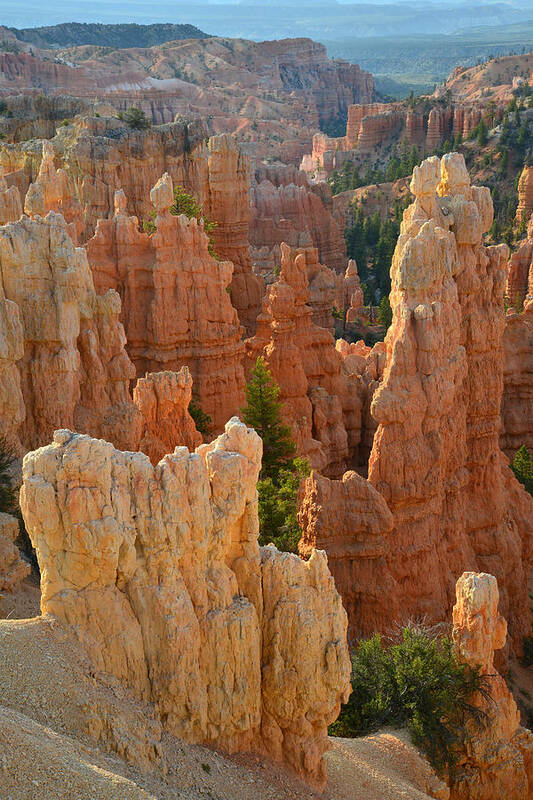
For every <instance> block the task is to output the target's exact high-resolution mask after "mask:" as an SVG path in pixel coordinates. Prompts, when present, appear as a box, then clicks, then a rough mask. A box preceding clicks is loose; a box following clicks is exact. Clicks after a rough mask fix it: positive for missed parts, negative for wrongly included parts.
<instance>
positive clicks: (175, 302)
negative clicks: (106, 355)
mask: <svg viewBox="0 0 533 800" xmlns="http://www.w3.org/2000/svg"><path fill="white" fill-rule="evenodd" d="M151 198H152V202H153V204H154V206H155V209H156V212H157V216H156V219H155V225H156V228H157V230H156V232H155V233H154V234H152V235H151V236H149V235H148V234H146V233H142V232H140V231H139V225H138V220H137V218H136V217H130V216H128V215H127V214H126V211H125V209H126V198H125V195H124V193H123V192H118V193H117V194H116V196H115V215H114V216H113V217H112V218H111V219H105V220H100V221H99V222H98V225H97V228H96V233H95V235H94V237H93V238H92V239H91V240H90V241H89V242H88V245H87V253H88V257H89V262H90V264H91V268H92V271H93V274H94V280H95V285H96V288H97V290H98V291H100V292H103V291H107V290H108V289H115V290H116V291H117V292H118V293H119V294H120V296H121V298H122V319H123V322H124V328H125V330H126V337H127V347H128V352H129V354H130V357H131V359H132V361H133V362H134V364H135V366H136V369H137V375H138V376H139V377H141V376H142V375H144V373H145V372H150V371H156V372H157V371H161V370H175V371H177V370H179V369H180V368H181V367H182V366H188V367H189V369H190V371H191V374H192V376H193V381H194V387H195V396H197V398H198V401H199V403H200V405H201V407H202V409H203V411H204V412H205V413H206V414H209V416H210V417H211V419H212V422H213V427H214V430H215V431H216V432H218V431H220V430H222V429H223V428H224V424H225V422H226V421H227V420H228V419H229V418H230V417H231V416H232V415H233V414H235V413H236V412H238V411H239V409H240V408H241V407H242V405H243V403H244V373H243V367H242V354H243V345H242V342H241V328H240V325H239V320H238V318H237V314H236V311H235V309H234V308H233V306H232V305H231V300H230V297H229V294H228V292H227V291H226V290H227V288H228V286H229V284H230V281H231V275H232V271H233V265H232V264H231V262H229V261H216V260H215V259H214V258H213V257H212V256H211V255H209V252H208V237H207V236H206V234H205V233H204V230H203V226H202V224H201V223H197V221H196V220H195V219H187V217H185V215H183V214H182V215H181V216H179V217H178V216H174V215H172V214H171V213H170V207H171V205H172V203H173V187H172V180H171V178H170V176H169V175H168V174H165V175H164V176H163V178H161V179H160V180H159V181H158V183H157V184H156V185H155V186H154V188H153V189H152V192H151Z"/></svg>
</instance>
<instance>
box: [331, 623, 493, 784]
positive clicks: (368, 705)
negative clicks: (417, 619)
mask: <svg viewBox="0 0 533 800" xmlns="http://www.w3.org/2000/svg"><path fill="white" fill-rule="evenodd" d="M352 689H353V692H352V694H351V696H350V699H349V701H348V703H347V704H346V706H344V708H343V710H342V711H341V714H340V716H339V719H338V720H337V721H336V722H335V723H334V724H333V725H332V726H331V727H330V734H331V735H333V736H347V737H353V736H362V735H364V734H367V733H369V732H371V731H374V730H377V729H378V728H380V727H382V726H384V725H389V726H393V727H407V729H408V730H409V732H410V734H411V737H412V739H413V742H414V744H415V745H416V746H417V747H419V748H420V749H421V750H422V751H423V752H424V753H425V754H426V756H427V757H428V759H429V761H430V762H431V764H432V765H433V766H434V767H435V769H436V770H437V771H438V772H440V773H443V772H445V771H446V770H448V771H450V772H452V771H453V768H454V765H455V763H456V757H457V750H458V747H459V746H460V745H461V743H462V742H464V741H465V739H466V738H467V723H468V722H470V721H472V722H474V723H478V724H482V723H483V722H484V720H485V719H486V714H485V713H484V712H483V711H481V710H480V709H479V708H477V707H475V706H474V705H473V704H472V700H473V698H474V697H475V696H476V695H479V694H481V695H482V696H483V697H484V698H487V699H488V694H487V691H486V688H485V683H484V680H483V677H482V676H481V675H480V674H479V670H477V669H474V668H472V667H470V666H468V665H467V664H463V663H462V662H460V661H459V660H458V659H457V656H456V654H455V651H454V648H453V645H452V642H451V640H450V639H449V637H448V636H445V635H443V634H439V633H437V632H436V631H433V630H430V629H424V628H421V627H417V626H413V625H409V626H407V627H406V628H404V629H403V631H402V635H401V638H400V639H399V641H397V642H395V643H392V644H390V645H389V646H386V645H385V643H384V641H383V639H382V638H381V637H380V636H379V635H377V634H376V635H374V636H372V638H370V639H367V640H364V641H361V642H359V643H358V644H357V646H356V648H355V649H354V651H353V653H352Z"/></svg>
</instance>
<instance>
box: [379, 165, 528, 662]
mask: <svg viewBox="0 0 533 800" xmlns="http://www.w3.org/2000/svg"><path fill="white" fill-rule="evenodd" d="M411 191H412V192H413V194H414V195H415V198H416V199H415V202H414V203H413V205H412V206H410V207H409V209H407V211H406V212H405V214H404V221H403V223H402V228H401V234H400V238H399V240H398V244H397V247H396V251H395V254H394V258H393V265H392V270H391V277H392V291H391V305H392V308H393V323H392V326H391V328H390V329H389V332H388V334H387V338H386V345H387V366H386V368H385V373H384V376H383V380H382V382H381V385H380V387H379V388H378V390H377V392H376V394H375V395H374V399H373V401H372V408H371V410H372V415H373V416H374V417H375V418H376V420H377V421H378V423H379V424H378V429H377V432H376V435H375V438H374V446H373V450H372V454H371V457H370V463H369V480H370V482H371V483H372V484H373V485H374V486H375V488H376V489H378V491H379V492H380V493H381V494H382V495H383V496H384V497H385V500H386V501H387V504H388V506H389V508H390V509H391V511H392V513H393V517H394V542H395V548H394V553H393V554H391V556H390V562H389V563H390V566H391V570H392V572H393V575H394V577H395V578H396V580H397V582H398V584H399V586H400V607H401V609H402V616H403V618H407V617H409V616H411V615H413V614H416V615H420V614H427V615H428V616H429V617H430V618H433V619H445V618H446V614H447V613H448V612H449V609H450V606H451V602H452V597H453V585H454V583H455V580H456V579H457V577H458V575H460V574H461V572H462V571H463V570H464V569H490V570H491V572H492V573H493V574H495V575H496V577H497V579H498V583H499V585H500V587H501V607H502V611H503V612H504V613H505V614H506V615H507V617H508V619H509V621H510V625H511V631H512V638H513V644H514V645H515V647H516V648H517V649H518V650H520V649H521V642H522V639H523V637H524V635H526V633H527V631H529V627H530V618H529V610H528V602H527V578H528V574H529V569H530V565H531V558H532V552H531V531H530V526H529V524H528V523H527V522H526V520H527V518H528V516H529V518H531V517H530V515H531V514H532V513H533V504H532V501H531V498H530V497H529V495H527V494H526V493H525V491H523V490H522V489H521V487H520V486H519V485H518V484H517V482H516V481H515V480H514V478H513V476H512V474H511V472H510V470H509V469H508V467H507V466H506V464H505V460H504V459H503V458H502V455H501V451H500V449H499V445H498V435H499V427H500V419H499V407H500V401H501V396H502V388H503V343H502V336H503V324H504V322H503V319H504V318H503V289H504V280H505V269H504V268H505V260H506V255H507V248H506V247H505V246H503V245H502V246H499V247H491V248H485V247H484V246H483V244H482V241H481V236H482V233H483V231H486V230H488V228H489V227H490V224H491V222H492V203H491V199H490V194H489V191H488V189H480V188H477V187H471V186H470V181H469V178H468V173H467V171H466V168H465V165H464V160H463V158H462V156H459V155H458V154H454V153H452V154H449V155H446V156H444V158H443V159H442V162H440V161H439V159H438V158H431V159H428V160H427V161H425V162H424V163H423V164H422V165H421V166H420V167H418V168H416V169H415V171H414V173H413V179H412V183H411Z"/></svg>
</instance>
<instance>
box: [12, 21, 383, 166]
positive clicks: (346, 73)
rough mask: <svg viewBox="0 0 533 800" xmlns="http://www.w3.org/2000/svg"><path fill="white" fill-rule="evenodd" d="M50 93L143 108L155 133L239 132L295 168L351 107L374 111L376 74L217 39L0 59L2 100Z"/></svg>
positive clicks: (296, 50)
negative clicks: (369, 106) (312, 142)
mask: <svg viewBox="0 0 533 800" xmlns="http://www.w3.org/2000/svg"><path fill="white" fill-rule="evenodd" d="M17 46H18V45H17ZM43 86H46V90H47V101H48V102H50V100H51V101H52V102H53V101H54V100H55V99H56V98H57V97H58V96H59V97H61V96H64V95H74V96H76V97H77V98H82V99H87V100H88V101H94V99H95V97H96V99H98V98H100V99H102V100H104V101H105V102H106V103H108V104H112V105H113V106H114V107H115V108H116V109H117V110H120V111H125V110H126V109H127V108H130V107H131V106H132V105H136V106H138V107H139V108H141V109H142V110H143V111H144V112H145V113H146V114H147V115H148V117H149V119H150V120H151V121H152V122H153V123H154V124H159V123H168V122H172V120H174V119H175V118H176V117H177V116H178V115H179V117H180V118H188V119H195V118H203V119H206V120H207V122H208V126H209V131H208V132H209V134H218V133H221V132H223V131H225V132H228V131H229V132H231V133H235V135H237V136H239V137H241V138H242V139H243V140H244V141H246V142H253V143H254V146H255V148H257V149H258V151H259V153H260V155H261V157H263V156H266V155H272V154H273V153H277V154H279V155H281V156H282V157H284V159H286V158H287V157H289V158H294V160H295V162H294V163H297V162H298V161H299V159H300V158H301V156H302V154H303V148H304V147H305V143H306V142H308V141H309V139H310V137H311V135H312V133H313V131H315V130H317V129H318V128H319V127H320V125H321V124H322V123H325V122H327V121H330V120H332V119H337V118H343V117H345V116H346V114H347V109H348V107H349V106H350V104H352V103H357V102H361V103H369V102H371V101H372V99H373V94H374V84H373V78H372V75H371V74H370V73H368V72H365V71H364V70H361V69H360V68H359V66H357V65H356V64H349V63H347V62H345V61H341V60H339V59H335V60H334V61H332V60H330V59H328V57H327V53H326V48H325V47H324V46H323V45H322V44H319V43H317V42H313V41H311V40H310V39H284V40H281V41H267V42H250V41H246V40H244V39H224V38H218V37H209V38H207V39H204V40H197V39H191V40H188V41H183V40H182V41H177V42H166V43H164V44H161V45H157V46H154V47H146V48H119V49H116V50H110V51H102V49H101V48H99V47H98V46H93V45H86V46H84V47H79V48H77V47H74V48H68V50H65V51H59V52H58V51H57V50H53V51H52V52H50V53H46V52H43V53H39V54H38V55H30V54H29V53H1V54H0V92H2V91H3V92H6V93H7V92H8V91H10V92H11V93H20V92H21V91H24V92H25V93H28V94H35V95H37V96H39V95H41V96H42V87H43ZM64 116H71V115H69V114H65V115H64ZM60 119H61V118H60ZM282 140H283V143H282V144H279V142H281V141H282ZM163 171H164V169H162V170H160V174H161V172H163Z"/></svg>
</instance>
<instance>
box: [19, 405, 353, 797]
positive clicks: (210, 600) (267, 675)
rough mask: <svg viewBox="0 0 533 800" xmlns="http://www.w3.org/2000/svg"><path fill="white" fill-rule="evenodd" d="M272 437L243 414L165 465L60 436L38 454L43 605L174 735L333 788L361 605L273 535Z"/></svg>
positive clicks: (28, 486) (30, 463)
mask: <svg viewBox="0 0 533 800" xmlns="http://www.w3.org/2000/svg"><path fill="white" fill-rule="evenodd" d="M261 450H262V448H261V440H260V439H259V437H258V436H257V435H256V434H255V432H254V431H252V430H250V429H248V428H246V427H245V426H244V425H243V424H242V423H240V422H239V421H238V420H237V419H232V420H231V421H230V422H228V424H227V425H226V430H225V433H224V434H223V435H222V436H220V437H219V438H218V439H216V440H215V441H214V442H212V443H211V444H210V445H202V446H201V447H199V448H198V449H197V451H196V453H195V454H192V453H189V451H188V450H187V448H185V447H179V448H176V450H175V452H174V453H173V454H171V455H167V456H165V457H164V458H163V460H162V461H161V462H160V463H159V464H158V465H157V466H156V467H153V466H152V465H151V464H150V461H149V459H148V458H147V457H146V456H144V455H142V454H139V453H123V452H119V451H117V450H115V449H114V448H113V447H112V445H110V444H108V443H106V442H103V441H96V440H94V439H91V438H89V437H87V436H81V435H76V434H72V433H71V432H70V431H66V430H63V431H57V432H56V433H55V434H54V441H53V444H51V445H49V446H47V447H44V448H41V449H40V450H38V451H36V452H34V453H30V454H28V455H27V456H26V458H25V460H24V467H23V475H24V484H23V488H22V491H21V504H22V508H23V513H24V516H25V520H26V525H27V528H28V531H29V533H30V536H31V538H32V541H33V543H34V545H35V548H36V551H37V557H38V559H39V563H40V566H41V574H42V611H43V613H45V614H51V615H53V616H54V617H55V618H57V619H58V620H59V621H60V623H61V624H62V625H64V626H66V627H67V628H69V629H70V630H71V631H72V632H73V633H74V635H75V636H76V637H77V639H78V640H79V642H80V645H81V646H82V647H83V649H84V651H85V652H86V654H87V657H88V658H89V661H90V663H91V665H92V668H93V669H94V670H95V671H96V672H97V673H100V674H103V675H104V676H105V675H107V676H112V677H113V678H115V679H117V680H119V681H120V682H121V683H122V684H123V685H125V686H127V687H128V689H129V691H130V692H131V693H133V695H134V696H135V697H136V698H138V699H141V700H144V701H151V702H152V703H153V705H154V707H155V710H156V712H157V714H158V716H159V718H160V719H161V722H162V724H163V726H164V727H165V729H166V730H168V731H170V732H171V733H173V734H175V735H178V736H180V737H182V738H184V739H186V740H187V741H191V742H202V743H206V744H210V745H214V746H217V747H221V748H223V749H226V750H229V751H232V752H235V751H239V750H256V751H257V750H259V751H262V752H266V753H268V754H269V755H271V756H272V757H273V758H275V759H279V760H283V761H285V762H286V763H288V764H289V765H290V766H291V767H292V768H293V769H294V770H295V771H296V772H297V773H298V774H299V775H300V776H301V777H303V778H305V779H306V780H309V781H310V782H312V783H314V784H315V785H318V786H320V787H322V786H323V785H324V783H325V770H324V765H323V761H322V754H323V752H324V751H325V750H326V749H327V748H328V739H327V725H328V724H329V723H330V722H332V721H333V720H334V719H335V717H336V716H337V714H338V711H339V707H340V702H341V701H345V700H346V699H347V697H348V694H349V692H350V687H349V676H350V661H349V656H348V649H347V645H346V613H345V611H344V609H343V608H342V604H341V600H340V597H339V595H338V594H337V592H336V590H335V586H334V583H333V579H332V577H331V575H330V573H329V571H328V568H327V561H326V557H325V555H324V554H323V553H320V552H317V551H315V552H314V553H313V554H312V556H311V558H310V559H309V561H308V562H303V561H301V560H300V559H299V558H298V557H297V556H294V555H290V554H281V553H278V551H277V550H276V549H275V548H273V547H272V546H271V547H268V548H264V549H262V550H260V549H259V547H258V544H257V536H258V518H257V492H256V482H257V478H258V474H259V469H260V465H261Z"/></svg>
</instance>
